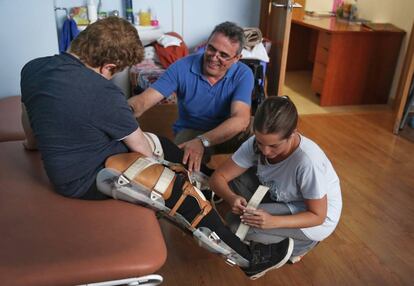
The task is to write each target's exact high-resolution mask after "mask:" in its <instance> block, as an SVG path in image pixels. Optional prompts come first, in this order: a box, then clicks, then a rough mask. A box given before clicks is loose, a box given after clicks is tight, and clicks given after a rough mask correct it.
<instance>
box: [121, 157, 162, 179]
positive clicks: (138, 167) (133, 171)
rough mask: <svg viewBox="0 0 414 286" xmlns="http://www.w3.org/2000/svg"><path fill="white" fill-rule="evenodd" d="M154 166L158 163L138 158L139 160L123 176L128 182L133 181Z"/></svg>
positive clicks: (150, 159)
mask: <svg viewBox="0 0 414 286" xmlns="http://www.w3.org/2000/svg"><path fill="white" fill-rule="evenodd" d="M154 164H158V162H157V161H156V160H154V159H152V158H138V160H135V162H134V163H133V164H132V165H131V166H129V168H128V169H126V170H125V172H124V173H123V174H122V176H123V177H124V178H126V179H127V180H129V181H131V180H132V179H133V178H135V176H136V175H138V174H139V173H141V172H142V171H143V170H144V169H146V168H148V167H149V166H152V165H154Z"/></svg>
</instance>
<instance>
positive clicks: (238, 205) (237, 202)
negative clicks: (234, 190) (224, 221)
mask: <svg viewBox="0 0 414 286" xmlns="http://www.w3.org/2000/svg"><path fill="white" fill-rule="evenodd" d="M230 206H231V212H232V213H234V214H236V215H242V214H243V211H244V210H245V209H246V206H247V201H246V199H245V198H243V197H242V196H238V195H235V196H234V197H233V198H232V199H231V201H230Z"/></svg>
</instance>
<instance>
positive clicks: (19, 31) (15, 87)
mask: <svg viewBox="0 0 414 286" xmlns="http://www.w3.org/2000/svg"><path fill="white" fill-rule="evenodd" d="M0 11H2V13H1V17H0V27H1V29H0V38H1V45H0V57H1V64H2V68H1V69H0V98H1V97H6V96H10V95H17V94H20V70H21V69H22V67H23V65H24V64H25V63H26V62H28V61H29V60H30V59H33V58H37V57H41V56H47V55H53V54H55V53H57V52H58V42H57V35H56V25H55V16H54V11H53V0H42V1H36V0H0Z"/></svg>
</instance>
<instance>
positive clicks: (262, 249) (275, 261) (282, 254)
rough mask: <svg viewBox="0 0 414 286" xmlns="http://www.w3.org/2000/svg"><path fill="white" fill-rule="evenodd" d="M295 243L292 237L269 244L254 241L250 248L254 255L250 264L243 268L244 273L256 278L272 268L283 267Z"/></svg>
mask: <svg viewBox="0 0 414 286" xmlns="http://www.w3.org/2000/svg"><path fill="white" fill-rule="evenodd" d="M293 244H294V243H293V239H292V238H286V239H284V240H282V241H281V242H279V243H273V244H268V245H266V244H262V243H258V242H253V241H252V242H251V243H250V249H251V252H252V256H253V257H252V259H251V261H250V266H249V267H248V268H244V269H243V271H244V273H245V274H246V275H247V276H249V278H250V279H252V280H255V279H257V278H259V277H262V276H263V275H265V274H266V272H268V271H270V270H272V269H277V268H279V267H282V266H283V265H284V264H285V263H286V262H287V261H288V260H289V258H290V256H291V255H292V251H293Z"/></svg>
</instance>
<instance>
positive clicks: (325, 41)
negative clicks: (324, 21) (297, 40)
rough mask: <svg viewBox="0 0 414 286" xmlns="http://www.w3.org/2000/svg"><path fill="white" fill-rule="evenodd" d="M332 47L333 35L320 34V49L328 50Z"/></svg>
mask: <svg viewBox="0 0 414 286" xmlns="http://www.w3.org/2000/svg"><path fill="white" fill-rule="evenodd" d="M330 45H331V34H330V33H327V32H319V39H318V49H319V48H322V47H324V48H327V49H329V46H330Z"/></svg>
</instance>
